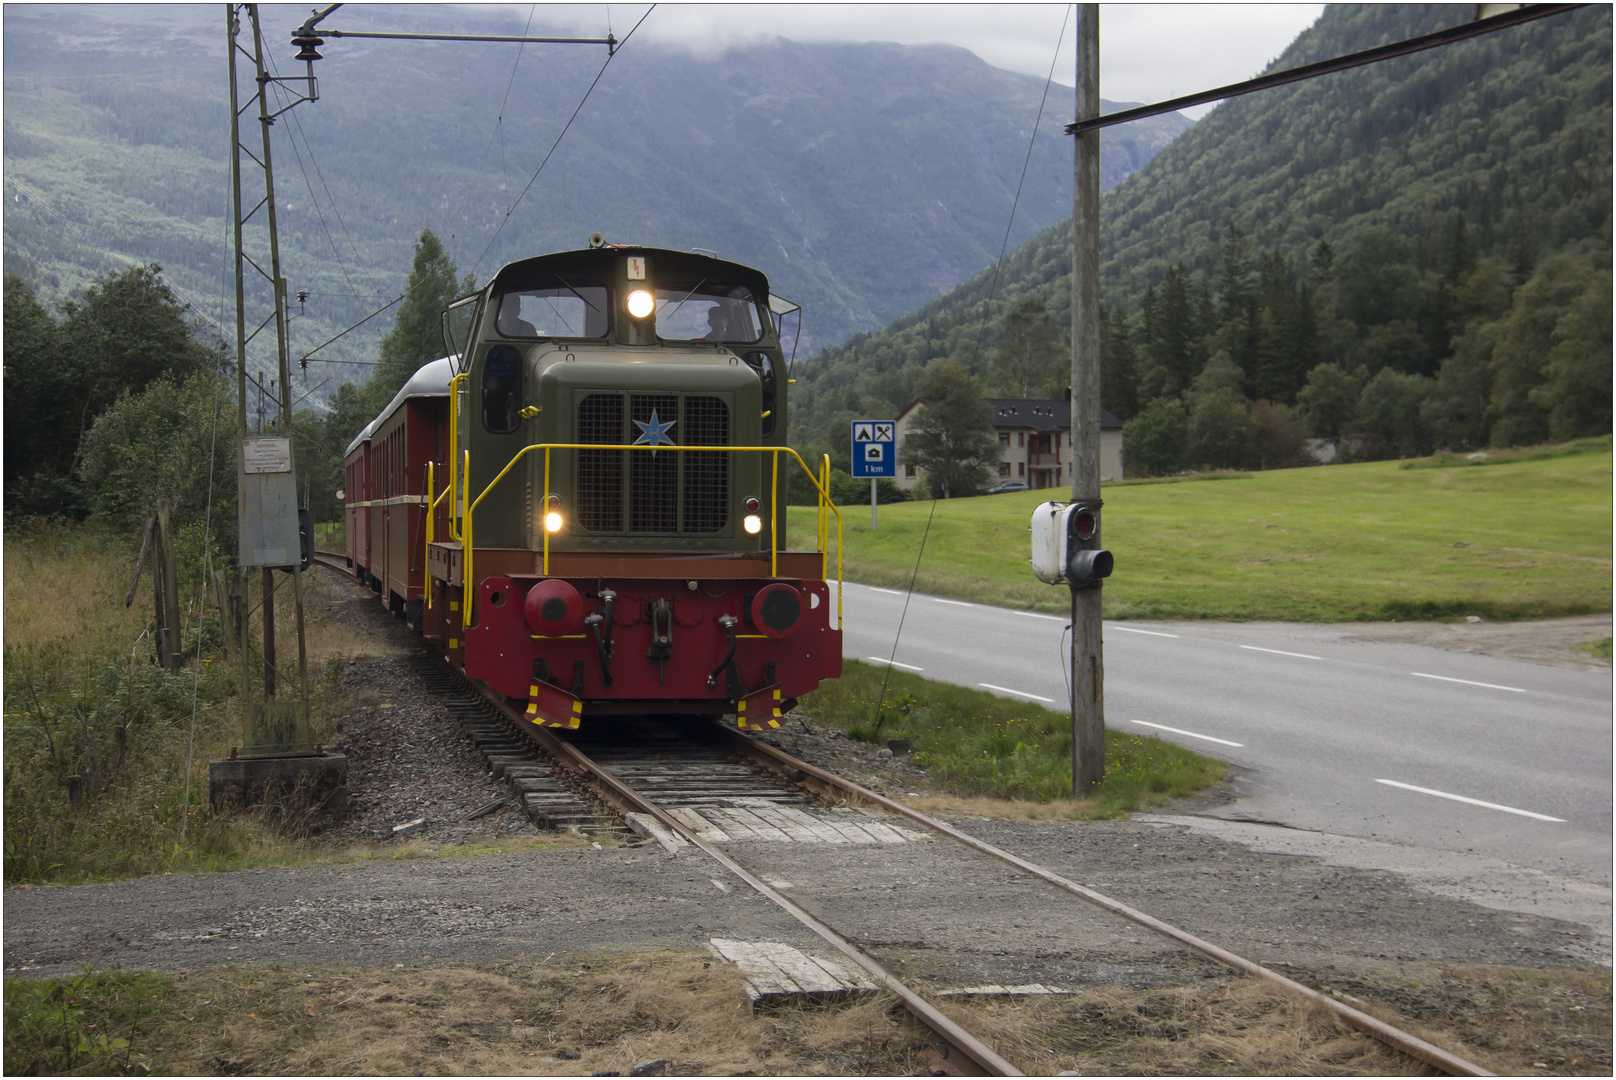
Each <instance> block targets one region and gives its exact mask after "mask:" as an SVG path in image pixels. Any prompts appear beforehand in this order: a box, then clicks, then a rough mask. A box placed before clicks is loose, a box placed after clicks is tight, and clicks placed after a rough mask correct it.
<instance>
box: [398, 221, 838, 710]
mask: <svg viewBox="0 0 1616 1080" xmlns="http://www.w3.org/2000/svg"><path fill="white" fill-rule="evenodd" d="M779 306H780V305H778V304H777V305H776V307H779ZM445 331H446V337H448V338H449V344H450V348H451V350H452V351H453V352H454V353H455V354H456V355H457V357H458V359H457V361H456V375H455V378H454V379H453V381H452V384H451V386H452V394H451V405H452V416H451V417H449V418H448V426H449V431H448V433H447V435H448V438H447V439H446V440H444V443H445V448H446V449H447V451H448V452H447V453H446V454H444V455H442V457H441V459H438V460H435V462H434V468H433V472H434V479H435V482H432V483H429V485H428V486H429V488H431V489H433V490H431V491H430V492H429V499H430V501H431V502H432V504H433V509H432V512H431V514H430V515H429V516H430V518H431V520H432V527H431V528H430V530H429V531H431V532H432V534H433V538H432V539H431V540H429V541H428V543H427V544H426V545H425V550H426V562H427V573H428V576H429V577H430V578H431V579H432V581H431V584H430V587H429V588H428V590H427V592H428V597H427V600H426V612H425V623H426V627H427V632H428V634H429V635H430V636H434V637H436V638H437V639H438V640H439V641H440V642H441V643H442V645H443V647H444V648H445V649H446V650H447V651H448V652H449V654H450V655H451V656H452V657H453V658H455V659H457V660H459V661H460V662H462V663H463V664H464V666H465V669H466V672H467V674H468V675H469V676H471V677H473V678H481V679H485V680H487V681H488V682H489V684H490V685H491V686H493V687H494V688H495V689H498V690H500V691H501V692H503V693H505V694H507V695H508V696H510V697H511V698H514V699H526V700H527V702H528V709H527V713H528V716H529V717H530V718H531V719H532V720H534V722H536V723H541V724H545V725H547V726H564V727H575V726H577V725H578V724H579V722H580V720H581V718H582V717H584V716H590V715H611V714H612V713H626V712H682V713H697V714H703V713H705V714H713V715H719V714H724V713H734V714H736V715H737V718H738V720H739V722H740V724H741V726H743V727H747V728H754V729H759V728H766V727H769V726H776V725H777V724H778V721H779V717H780V715H781V714H782V713H783V712H784V710H786V709H789V707H790V705H791V703H792V702H793V701H794V699H795V698H796V697H797V696H799V695H800V694H802V693H805V692H807V691H808V690H811V689H813V688H814V686H816V685H818V682H819V681H820V680H821V679H823V678H830V677H834V676H835V675H837V674H839V673H840V669H841V632H840V626H839V621H838V622H837V625H835V626H833V625H832V620H831V616H830V605H829V591H828V587H827V585H826V581H825V578H826V562H825V555H824V552H823V551H822V550H817V549H816V550H810V551H791V550H788V549H786V545H785V543H784V540H785V501H786V500H785V493H786V490H787V486H788V481H789V479H790V474H791V472H793V471H797V470H801V469H803V468H804V465H803V464H802V463H801V461H800V459H799V458H797V457H796V455H795V454H794V453H793V452H792V451H791V450H790V449H789V447H788V446H787V443H786V432H787V401H786V397H787V394H786V389H787V381H786V380H785V379H783V378H782V377H781V371H782V368H783V364H784V358H783V355H782V352H781V347H780V338H779V332H778V325H777V323H776V320H775V318H774V316H773V311H772V310H771V307H770V296H769V290H768V281H767V279H766V278H765V277H764V275H763V274H761V273H760V272H758V271H756V270H753V269H751V268H749V267H745V266H741V265H740V264H737V263H730V262H725V261H723V260H719V259H716V258H712V257H709V256H706V255H702V254H692V253H685V252H675V251H667V250H662V249H654V248H639V247H607V246H599V247H595V248H592V249H590V250H585V251H574V252H565V253H560V254H555V255H547V256H542V257H539V258H535V259H527V260H524V261H522V262H518V263H513V264H511V265H509V266H506V267H504V268H503V269H502V270H500V271H499V273H498V274H496V275H495V276H494V278H493V280H492V281H491V282H490V283H489V284H488V286H487V287H486V288H485V289H483V290H482V291H481V292H480V293H479V294H477V295H476V296H475V297H468V298H465V299H464V300H462V301H459V302H457V303H456V304H455V305H454V306H453V307H451V309H450V310H449V311H448V312H446V313H445ZM812 475H813V474H812V473H810V476H812ZM817 483H818V479H817V478H816V484H817ZM820 513H821V517H822V519H826V518H827V515H831V514H834V513H835V508H834V507H832V506H831V505H830V504H829V500H828V499H826V498H822V499H821V510H820ZM826 535H827V531H826V528H825V525H824V521H823V520H822V523H821V527H820V529H819V536H820V537H821V538H823V537H825V536H826ZM818 546H819V547H823V546H825V545H824V544H823V543H820V544H819V545H818ZM760 714H761V718H760Z"/></svg>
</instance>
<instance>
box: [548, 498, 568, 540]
mask: <svg viewBox="0 0 1616 1080" xmlns="http://www.w3.org/2000/svg"><path fill="white" fill-rule="evenodd" d="M565 524H566V520H565V519H564V518H563V517H562V516H561V496H559V495H551V496H550V498H549V504H548V505H547V506H546V507H545V511H544V531H545V532H560V531H561V527H562V526H563V525H565Z"/></svg>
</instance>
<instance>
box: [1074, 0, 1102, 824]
mask: <svg viewBox="0 0 1616 1080" xmlns="http://www.w3.org/2000/svg"><path fill="white" fill-rule="evenodd" d="M1099 115H1100V5H1098V4H1079V5H1078V6H1077V122H1078V123H1082V122H1083V121H1084V120H1088V119H1092V118H1093V117H1097V116H1099ZM1073 145H1074V147H1075V150H1074V155H1075V157H1074V163H1073V205H1072V502H1073V503H1087V504H1089V505H1090V506H1092V507H1094V508H1095V510H1096V513H1095V515H1094V518H1095V532H1094V536H1093V543H1094V546H1095V547H1099V546H1100V531H1099V521H1100V515H1099V513H1098V509H1099V507H1100V133H1099V132H1098V131H1091V132H1086V133H1084V134H1080V135H1078V136H1076V138H1075V139H1074V140H1073ZM1100 591H1101V586H1100V582H1099V581H1095V582H1094V583H1093V584H1092V585H1091V586H1089V587H1086V588H1078V587H1076V586H1074V587H1073V588H1072V657H1071V663H1072V797H1073V798H1082V797H1084V796H1085V795H1087V794H1088V793H1089V791H1090V790H1091V789H1092V788H1093V786H1094V785H1096V784H1098V783H1099V782H1100V781H1101V780H1102V779H1104V777H1105V658H1104V653H1103V650H1102V647H1101V641H1100Z"/></svg>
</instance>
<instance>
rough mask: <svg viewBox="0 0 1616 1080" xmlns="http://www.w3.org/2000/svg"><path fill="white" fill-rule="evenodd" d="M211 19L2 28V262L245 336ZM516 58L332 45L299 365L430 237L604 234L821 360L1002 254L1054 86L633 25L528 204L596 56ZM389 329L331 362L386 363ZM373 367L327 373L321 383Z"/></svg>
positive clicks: (400, 273)
mask: <svg viewBox="0 0 1616 1080" xmlns="http://www.w3.org/2000/svg"><path fill="white" fill-rule="evenodd" d="M263 10H264V13H265V14H264V33H265V39H266V42H267V43H268V47H269V50H270V54H271V56H272V57H273V58H274V59H275V61H276V63H277V64H278V68H277V70H279V71H280V73H281V74H292V73H294V72H301V70H302V68H301V65H294V64H293V63H292V61H291V55H292V49H291V47H290V46H289V45H287V44H286V41H287V36H288V35H289V33H290V31H291V28H292V27H294V26H295V25H297V23H298V22H300V21H301V20H302V19H303V18H304V17H305V15H306V10H304V9H301V8H287V7H279V6H275V7H268V6H266V7H265V8H264V9H263ZM602 10H603V15H604V9H602ZM522 14H523V16H524V17H525V12H523V13H522ZM222 16H223V12H222V9H220V8H217V7H214V6H185V7H173V6H160V5H150V6H148V5H140V6H133V7H131V6H124V5H114V6H99V7H69V6H54V5H53V6H43V5H8V6H7V7H6V11H5V175H6V191H5V196H6V205H7V213H6V214H5V221H4V227H5V269H6V270H7V271H8V272H12V273H16V274H17V275H19V276H20V277H21V278H23V279H24V280H25V281H27V282H28V284H29V285H30V286H32V288H33V289H34V290H35V291H36V293H37V294H38V296H39V297H40V299H41V300H42V301H43V302H44V303H46V305H47V306H52V305H54V304H56V303H58V302H60V301H62V300H64V299H67V298H68V297H70V296H71V295H73V293H74V292H75V291H76V290H78V289H81V288H83V287H84V286H85V285H87V284H88V283H89V282H90V281H91V280H93V279H94V278H95V277H96V276H97V275H99V274H101V273H103V272H105V271H108V270H121V269H123V268H125V267H126V266H127V265H129V264H130V263H150V262H155V263H158V264H160V265H161V266H162V267H163V270H164V272H165V274H166V275H167V276H168V278H169V280H170V281H171V282H172V283H173V285H174V287H175V288H176V291H177V292H178V293H179V295H181V296H182V297H185V298H189V299H191V300H192V301H193V303H194V304H195V305H196V308H197V309H198V310H199V311H200V312H202V313H204V314H206V315H207V316H209V317H211V318H214V319H218V320H220V321H223V322H225V323H227V324H228V323H230V322H231V321H232V320H233V318H234V313H233V306H232V305H233V302H232V301H231V300H229V299H227V298H228V297H230V295H231V292H230V288H231V287H230V284H229V282H228V281H227V280H226V278H225V275H226V273H227V272H228V269H229V261H228V238H229V229H228V225H227V222H228V213H227V201H226V200H227V198H228V157H227V150H228V144H229V134H228V126H227V123H228V108H227V105H226V101H227V97H226V95H227V85H226V77H225V49H224V43H225V31H224V20H223V17H222ZM515 17H516V16H514V15H512V14H511V13H510V12H509V11H500V10H489V9H480V8H473V7H455V8H452V9H446V8H440V7H425V6H420V7H417V6H409V5H393V6H388V7H379V6H378V7H365V6H353V7H349V8H346V9H344V10H342V11H340V12H338V13H337V14H336V15H334V16H333V17H332V18H331V19H330V20H329V25H332V26H338V27H344V28H348V29H360V28H364V29H412V30H417V31H435V32H444V31H445V30H452V31H455V32H461V33H473V32H499V33H521V32H522V29H523V25H522V24H521V23H520V22H518V23H517V24H516V25H514V26H513V25H510V23H509V20H510V19H512V18H515ZM544 18H545V13H544V9H543V6H542V5H541V6H540V7H539V8H538V9H537V14H536V17H535V21H534V23H533V25H532V27H531V28H530V32H532V33H534V34H540V33H544V32H545V30H546V28H545V27H544V25H543V20H544ZM656 18H657V15H656V13H654V12H653V13H652V15H651V16H650V19H651V20H652V22H648V23H647V24H646V27H647V29H649V28H650V27H651V26H652V23H653V22H654V20H655V19H656ZM615 29H616V31H617V33H618V35H619V36H622V35H623V34H624V33H625V32H626V30H627V27H625V26H622V25H618V26H616V27H615ZM601 30H602V31H604V25H603V26H602V27H601ZM1051 44H1052V45H1053V43H1051ZM517 51H518V50H517V46H515V45H492V44H465V43H431V42H378V41H366V40H360V39H352V38H344V39H340V40H333V41H331V42H329V43H328V44H327V45H326V46H325V48H324V52H325V56H326V58H325V59H324V60H322V61H320V62H319V63H318V64H316V73H317V75H318V76H319V78H320V100H319V101H318V102H315V103H309V104H304V105H300V106H298V107H297V108H296V109H295V110H294V111H292V112H290V113H288V114H287V115H286V116H284V117H283V118H282V119H281V120H280V121H278V123H277V124H276V127H275V129H274V130H275V134H276V138H277V141H276V143H275V147H274V154H275V163H276V170H277V195H278V198H277V203H278V204H279V219H280V223H281V227H282V240H283V244H284V247H285V256H284V259H283V262H284V265H285V267H286V273H287V277H288V280H289V284H290V287H291V289H292V290H293V291H308V292H309V293H310V294H311V295H310V299H309V301H308V303H307V304H306V305H304V306H303V307H302V308H301V309H300V310H299V312H298V318H297V319H296V320H295V321H294V322H293V324H292V337H293V346H294V348H296V349H308V348H311V347H312V346H314V345H315V344H317V343H318V342H320V341H323V340H325V339H326V338H328V337H330V336H331V335H332V334H335V333H336V332H337V331H338V330H341V329H343V328H344V327H346V326H347V325H349V324H350V323H351V322H353V321H355V320H357V319H359V318H360V317H362V316H363V315H364V314H366V313H367V312H369V311H370V310H371V309H372V308H374V307H376V306H377V305H378V304H380V303H382V302H385V301H386V300H388V299H391V298H392V297H394V296H397V295H398V293H399V292H400V290H401V287H402V285H403V282H404V279H405V276H406V274H407V273H408V272H409V269H410V264H411V254H412V245H413V243H414V242H415V240H416V239H417V238H418V237H419V236H420V234H421V231H422V229H423V228H431V229H432V230H433V231H434V232H435V233H436V234H437V235H438V236H440V237H442V239H443V242H444V244H445V246H446V248H447V249H448V252H449V254H450V256H451V257H452V258H453V260H454V261H455V263H456V264H457V265H458V266H459V267H460V268H461V269H462V271H469V272H471V273H473V274H474V275H476V277H477V278H478V280H487V278H488V276H489V275H490V273H491V272H492V270H493V269H495V268H497V267H498V266H499V265H501V264H502V263H503V262H506V261H509V260H511V259H515V258H519V257H524V256H527V255H532V254H534V253H537V252H544V251H551V250H558V249H567V248H573V247H580V246H582V245H583V243H584V241H585V239H586V238H587V237H588V236H589V234H590V233H591V232H593V231H596V230H599V231H601V232H603V233H605V234H606V235H607V236H608V237H610V238H611V239H612V240H614V241H622V242H641V243H647V244H656V245H663V246H668V247H673V248H678V249H688V248H691V247H702V248H707V249H716V250H717V251H719V253H720V254H721V255H723V256H724V257H726V258H732V259H736V260H739V261H743V262H748V263H751V264H754V265H757V266H759V267H760V268H762V269H763V270H765V271H766V272H767V273H768V274H769V275H770V277H771V279H772V280H773V281H774V282H775V284H776V287H777V288H778V289H779V291H780V292H781V293H782V294H783V295H785V296H788V297H790V298H792V299H793V300H795V301H797V302H799V303H801V304H803V305H804V307H805V308H806V311H807V315H806V318H805V321H804V331H803V345H804V347H805V348H806V349H812V348H815V347H817V346H818V345H822V344H826V343H833V342H836V341H840V340H842V339H844V338H845V337H846V336H847V335H848V334H850V333H853V332H855V331H857V330H872V329H874V328H876V327H878V326H880V325H882V324H883V323H885V322H887V321H888V320H890V319H892V318H894V317H896V316H898V315H900V314H902V313H903V312H905V311H909V310H912V309H913V308H914V307H916V306H917V305H919V304H922V303H924V302H926V301H927V300H929V299H931V298H933V297H936V296H938V295H940V294H941V293H943V292H946V291H947V290H949V289H951V288H953V287H954V286H955V285H957V284H958V283H959V282H960V281H962V280H964V279H965V278H967V277H969V276H970V275H971V274H973V273H974V272H976V271H977V270H978V269H979V268H980V267H981V266H983V265H984V264H986V263H987V262H989V261H990V260H991V259H993V258H994V257H996V256H997V255H998V252H999V250H1000V245H1001V244H1002V242H1003V238H1004V231H1005V222H1006V219H1007V218H1008V216H1009V213H1010V207H1011V203H1012V200H1013V198H1014V196H1015V191H1016V186H1017V183H1018V180H1019V178H1020V173H1021V167H1022V162H1023V160H1024V158H1025V157H1026V154H1027V149H1028V144H1029V140H1030V139H1031V137H1032V134H1033V124H1034V121H1035V119H1036V118H1037V116H1038V109H1039V103H1040V99H1041V97H1042V95H1043V93H1044V84H1043V82H1042V80H1039V79H1036V78H1030V77H1027V76H1023V75H1016V74H1010V73H1007V72H1003V71H999V70H996V69H994V68H991V67H989V66H987V65H986V64H984V63H982V62H981V61H980V60H978V59H977V58H976V57H975V56H973V55H972V54H970V53H968V52H966V51H965V50H962V49H957V48H950V47H941V46H936V47H905V46H899V45H892V44H862V45H852V44H847V45H834V44H814V45H803V44H796V43H793V42H789V41H785V40H782V39H776V40H774V41H772V42H768V43H762V44H758V45H754V46H750V47H748V48H746V49H740V50H735V51H731V52H729V53H727V54H725V55H723V56H720V57H717V58H698V57H695V56H692V55H690V54H688V53H686V52H683V51H680V50H676V49H672V48H669V47H661V46H658V45H656V44H655V43H654V42H652V41H650V39H649V38H648V37H647V36H645V35H644V34H643V33H642V35H641V36H638V37H636V38H634V39H632V40H631V41H630V42H629V43H628V44H627V45H626V46H624V47H623V48H622V49H621V50H620V51H619V52H618V55H617V56H616V58H615V59H613V60H612V61H611V64H610V66H609V67H608V68H607V69H606V71H605V74H604V75H603V76H602V77H601V79H600V82H599V84H598V86H596V88H595V90H594V92H593V93H592V94H591V95H590V98H589V100H588V102H587V104H586V105H585V106H584V108H583V109H582V111H581V112H580V113H579V114H578V117H577V120H576V121H575V122H574V123H573V125H572V127H571V129H570V130H569V131H568V132H567V134H566V137H565V138H564V139H563V140H562V141H561V143H560V144H559V148H558V149H557V151H556V153H555V155H554V156H553V157H552V158H551V160H550V162H549V164H548V165H547V166H545V169H544V171H543V172H542V173H541V174H540V175H539V177H538V179H537V181H536V182H534V183H533V186H532V189H531V190H530V191H528V192H527V194H526V197H525V198H523V199H522V200H521V202H520V203H519V204H518V203H517V199H518V196H519V195H521V193H522V192H523V189H524V188H525V187H526V186H527V184H528V182H529V180H530V178H531V177H532V176H533V174H534V170H535V169H536V168H537V167H538V165H539V163H540V161H541V160H543V158H544V156H545V154H546V152H547V151H548V150H549V148H550V147H551V145H552V144H553V143H554V142H555V140H556V138H557V136H558V135H559V134H560V133H561V130H562V128H563V126H564V124H565V123H566V121H567V118H568V116H569V115H570V114H571V112H572V110H573V108H574V107H575V106H576V105H577V104H578V102H579V101H580V99H581V98H582V97H583V95H584V92H585V90H586V89H587V88H588V87H589V85H590V82H591V80H592V79H593V78H594V77H595V75H596V74H597V72H599V71H600V67H601V64H602V63H603V62H604V61H605V59H606V54H605V50H604V49H601V48H597V47H591V46H580V45H548V46H528V47H527V48H526V50H525V52H523V54H522V59H521V63H520V64H519V65H518V64H516V59H517ZM507 95H508V96H507ZM1109 107H1111V108H1119V107H1121V105H1111V106H1109ZM1070 112H1071V98H1070V91H1069V90H1065V89H1063V88H1060V87H1057V88H1056V89H1055V92H1054V93H1053V94H1052V95H1051V96H1050V100H1049V109H1048V110H1047V111H1046V113H1045V115H1044V120H1043V124H1042V126H1041V128H1040V134H1039V137H1038V140H1037V145H1036V149H1035V152H1034V154H1033V158H1032V167H1031V170H1030V172H1029V175H1028V178H1027V183H1026V187H1025V189H1024V191H1023V193H1022V198H1021V208H1020V212H1019V214H1018V215H1017V222H1018V224H1017V227H1016V229H1015V230H1014V233H1013V236H1012V240H1013V242H1015V243H1020V242H1022V241H1024V240H1026V239H1028V238H1029V237H1031V236H1033V235H1034V234H1035V233H1036V232H1037V231H1038V230H1040V229H1042V228H1044V227H1046V226H1048V225H1049V224H1050V223H1051V222H1053V221H1056V220H1058V219H1059V218H1060V217H1061V216H1062V215H1063V214H1065V213H1066V208H1067V207H1068V206H1069V204H1070V199H1071V162H1070V156H1069V154H1068V152H1067V149H1066V145H1067V143H1066V139H1065V136H1064V135H1062V134H1061V130H1060V125H1061V124H1062V123H1063V122H1064V120H1065V119H1066V118H1067V117H1068V116H1069V114H1070ZM1189 126H1190V122H1189V121H1188V120H1187V119H1185V118H1184V117H1182V116H1176V115H1175V116H1169V117H1162V118H1159V119H1158V120H1156V121H1154V122H1152V123H1150V124H1147V125H1140V126H1139V128H1138V130H1131V131H1130V132H1129V134H1128V135H1127V136H1126V137H1123V138H1121V139H1117V140H1113V141H1112V143H1111V144H1110V145H1109V146H1108V148H1107V150H1106V160H1105V167H1104V168H1105V175H1106V178H1107V182H1108V183H1115V182H1116V181H1118V180H1120V179H1122V178H1123V177H1125V176H1127V175H1128V174H1129V173H1130V172H1131V171H1132V170H1133V169H1135V168H1137V167H1138V166H1139V165H1141V164H1143V163H1144V162H1146V161H1148V160H1149V159H1150V158H1151V157H1152V156H1153V155H1154V154H1155V153H1156V152H1157V151H1159V150H1160V149H1161V148H1163V147H1164V146H1166V145H1167V144H1168V143H1169V142H1170V141H1171V140H1172V138H1173V137H1175V136H1176V135H1177V134H1178V133H1179V132H1181V131H1183V130H1185V129H1186V128H1188V127H1189ZM249 134H253V133H252V132H249ZM254 137H256V136H255V135H254ZM513 207H514V209H513ZM507 215H509V217H508V219H507ZM107 249H110V251H111V252H117V253H121V255H122V256H126V257H127V258H126V259H121V258H119V257H118V256H117V255H114V254H110V253H109V251H108V250H107ZM227 312H228V315H226V314H225V313H227ZM391 317H392V316H391V314H389V315H387V316H384V317H383V318H382V319H379V320H376V321H374V322H373V323H371V324H369V325H367V326H366V328H365V329H364V331H363V332H361V333H359V334H355V335H350V336H349V337H347V338H344V339H342V340H341V341H340V342H338V343H337V344H336V345H334V346H331V347H330V348H329V349H328V350H327V351H325V352H323V353H321V354H320V355H321V356H326V357H333V358H339V359H345V360H349V361H356V360H357V361H367V360H373V359H374V358H375V352H376V350H377V349H378V347H379V342H380V339H381V336H382V335H383V334H385V333H386V332H387V330H388V320H389V319H390V318H391ZM354 370H355V369H353V368H351V367H335V366H333V367H330V368H326V369H325V370H322V369H321V365H320V364H318V363H316V364H315V365H314V366H313V368H312V369H311V373H310V380H309V385H310V386H314V385H316V384H318V383H319V382H320V380H321V379H323V378H325V377H326V376H331V377H332V379H333V386H334V385H335V384H337V383H340V382H342V381H344V380H346V379H347V378H349V377H351V375H352V374H353V372H354ZM360 370H362V369H360ZM327 389H330V388H329V387H328V388H327ZM316 397H318V395H316Z"/></svg>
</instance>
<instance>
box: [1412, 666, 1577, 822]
mask: <svg viewBox="0 0 1616 1080" xmlns="http://www.w3.org/2000/svg"><path fill="white" fill-rule="evenodd" d="M1409 674H1410V675H1413V676H1416V677H1418V678H1421V679H1441V680H1442V681H1443V682H1456V683H1464V684H1465V685H1466V686H1485V687H1486V688H1487V689H1489V690H1508V691H1509V692H1510V693H1512V694H1524V693H1526V691H1525V690H1522V689H1521V688H1520V687H1518V686H1499V685H1498V684H1497V683H1490V682H1472V681H1471V680H1469V679H1450V678H1448V677H1447V676H1446V675H1427V674H1426V673H1425V672H1423V671H1411V672H1409ZM1555 820H1559V819H1558V818H1556V819H1555Z"/></svg>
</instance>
